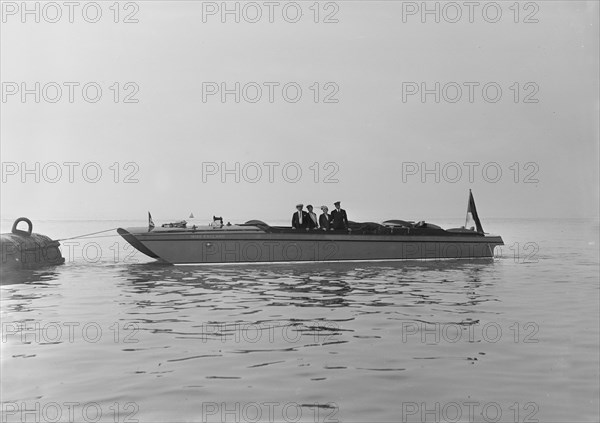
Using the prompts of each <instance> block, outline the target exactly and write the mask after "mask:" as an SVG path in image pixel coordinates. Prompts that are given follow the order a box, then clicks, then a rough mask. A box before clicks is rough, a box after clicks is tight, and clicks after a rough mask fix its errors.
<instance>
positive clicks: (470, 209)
mask: <svg viewBox="0 0 600 423" xmlns="http://www.w3.org/2000/svg"><path fill="white" fill-rule="evenodd" d="M469 217H471V219H472V220H473V221H474V222H475V227H476V228H477V232H480V233H483V227H482V226H481V221H480V220H479V215H478V214H477V207H475V199H474V198H473V193H472V192H471V190H469V205H468V206H467V218H466V219H465V228H468V227H469V225H468V224H469Z"/></svg>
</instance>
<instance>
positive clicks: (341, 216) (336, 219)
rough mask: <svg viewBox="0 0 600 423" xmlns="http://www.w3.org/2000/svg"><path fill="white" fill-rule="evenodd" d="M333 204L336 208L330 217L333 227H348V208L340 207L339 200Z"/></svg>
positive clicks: (337, 228)
mask: <svg viewBox="0 0 600 423" xmlns="http://www.w3.org/2000/svg"><path fill="white" fill-rule="evenodd" d="M333 205H334V206H335V209H334V210H332V211H331V216H330V217H329V222H330V223H331V227H332V228H333V229H336V230H339V229H348V215H347V214H346V210H344V209H342V208H340V202H339V201H336V202H335V203H333Z"/></svg>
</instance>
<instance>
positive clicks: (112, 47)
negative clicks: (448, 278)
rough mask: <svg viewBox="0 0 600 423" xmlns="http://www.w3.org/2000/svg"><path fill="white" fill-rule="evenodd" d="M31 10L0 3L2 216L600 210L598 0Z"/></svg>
mask: <svg viewBox="0 0 600 423" xmlns="http://www.w3.org/2000/svg"><path fill="white" fill-rule="evenodd" d="M36 3H37V2H29V3H28V4H29V5H30V6H29V7H30V8H31V9H32V10H35V9H34V8H35V7H39V10H40V22H39V23H36V22H35V18H36V16H35V14H34V13H35V12H34V13H33V14H25V15H23V13H22V10H20V9H21V7H22V6H21V2H3V11H2V22H1V23H0V25H1V26H2V28H1V38H2V39H1V44H0V46H1V58H0V62H1V65H0V67H1V69H0V70H1V80H2V84H3V85H2V95H3V98H2V102H1V103H0V107H1V113H0V117H1V124H0V126H1V130H0V134H1V156H2V163H3V170H2V171H3V175H2V176H3V183H2V193H1V200H2V201H1V203H2V205H1V213H2V217H3V218H11V219H12V218H14V217H17V216H21V215H25V216H29V217H30V218H32V219H44V218H90V219H96V218H113V219H120V218H123V219H131V218H137V217H141V218H143V217H144V216H145V214H146V212H147V210H150V211H152V214H153V216H154V218H155V221H158V222H161V221H162V220H163V219H170V218H174V217H181V218H185V217H187V215H188V214H189V213H190V212H191V211H193V212H194V213H195V214H196V216H197V217H201V218H202V217H206V218H207V220H210V219H211V218H212V215H213V214H214V215H222V216H223V217H224V218H225V219H226V220H232V221H244V220H249V219H256V218H258V219H262V220H265V221H267V222H268V221H269V220H281V219H287V218H288V217H289V216H291V213H292V212H293V211H294V206H295V204H296V203H298V202H303V203H304V204H308V203H312V204H313V205H315V206H320V205H321V204H326V205H329V207H330V209H331V208H332V207H333V206H332V203H333V202H334V201H336V200H341V201H342V207H343V208H345V209H346V210H348V214H349V217H350V219H351V220H381V219H386V218H402V219H412V220H421V219H428V218H430V217H437V216H449V217H452V216H456V217H462V216H463V215H464V212H465V209H466V204H467V195H468V189H469V188H472V189H473V192H474V194H475V198H476V200H477V205H478V208H479V213H480V215H481V216H482V218H484V219H485V217H564V218H569V217H592V216H597V215H598V197H599V187H598V184H599V182H598V181H599V173H598V160H599V159H598V154H599V148H598V146H599V133H598V116H599V102H598V92H599V84H598V55H599V51H600V48H599V45H598V44H599V31H598V15H599V13H598V12H599V11H598V2H596V1H590V2H577V1H568V2H559V1H538V2H529V3H528V4H529V6H527V8H525V6H524V4H525V2H523V3H521V6H520V7H519V8H518V10H517V9H516V8H514V6H512V9H511V8H510V7H511V5H513V3H514V2H498V3H494V5H500V8H501V9H500V10H501V12H502V15H501V16H499V17H498V18H496V12H497V10H496V9H495V6H494V5H491V6H490V5H488V3H490V2H480V3H479V6H478V7H476V8H475V9H474V11H473V14H472V17H471V18H472V19H471V20H473V22H469V16H468V15H469V9H468V8H467V7H466V6H462V5H463V2H458V3H454V5H458V7H459V9H457V8H454V9H453V8H452V7H449V6H446V7H445V8H443V7H444V5H445V3H438V6H437V7H439V8H440V9H439V10H440V14H439V18H440V22H439V23H436V22H435V18H436V16H435V15H434V14H430V15H424V16H422V15H421V10H415V7H416V8H420V7H421V2H416V3H414V2H393V1H351V2H347V1H346V2H345V1H338V2H329V3H327V2H321V3H320V4H319V7H318V8H317V7H315V6H314V2H312V1H301V2H297V3H293V2H278V3H277V5H276V6H274V9H273V16H272V20H273V21H274V22H272V23H271V22H269V16H268V15H269V8H268V7H267V6H265V5H264V3H263V2H257V3H253V4H251V5H250V6H247V5H246V3H239V4H238V6H237V7H239V10H240V22H239V23H236V22H235V15H233V14H230V15H225V16H222V15H221V13H220V12H221V11H220V10H216V9H217V8H220V7H221V2H217V3H213V2H194V1H181V2H180V1H169V2H158V1H147V2H135V3H128V4H126V3H125V2H123V3H121V4H120V5H121V7H120V10H119V12H120V13H119V15H118V16H116V15H115V9H110V6H111V5H112V4H113V2H112V1H111V2H99V3H98V4H99V5H100V9H101V11H102V15H101V17H100V19H99V21H98V22H96V23H91V22H87V21H86V19H87V20H90V21H93V20H95V13H96V9H95V6H94V5H91V6H90V5H89V4H88V3H90V2H80V3H79V6H78V7H77V8H75V9H74V10H73V11H72V12H73V15H72V18H73V21H74V22H73V23H70V22H69V16H68V15H69V9H68V8H67V7H66V6H63V5H62V4H63V3H62V2H58V3H55V4H58V8H57V7H55V6H54V5H51V6H47V5H46V4H45V3H37V4H38V6H36ZM291 3H293V4H291ZM228 5H229V6H230V7H231V9H234V8H235V7H236V3H235V2H229V3H228ZM428 5H429V7H430V8H431V9H432V10H434V8H435V7H436V3H435V2H429V3H428ZM532 5H533V6H532ZM257 6H258V7H257ZM84 8H85V15H84V12H83V9H84ZM484 8H485V12H484V11H483V9H484ZM284 9H285V12H284ZM298 9H300V10H302V16H301V18H300V19H299V21H298V22H296V23H292V22H288V21H293V20H295V16H296V12H297V10H298ZM317 9H318V11H319V14H318V16H317V15H316V10H317ZM258 10H260V12H261V13H262V17H261V18H260V19H258V18H256V19H255V17H256V16H257V15H256V12H257V11H258ZM57 11H58V12H61V14H62V15H61V18H60V19H59V18H58V15H57ZM457 11H459V12H461V13H462V16H461V17H460V18H457V15H456V13H457ZM517 11H518V12H519V13H518V15H517V13H516V12H517ZM211 13H215V14H211ZM284 14H285V15H284ZM126 18H128V19H129V20H135V19H137V20H138V22H137V23H135V22H132V23H125V22H123V20H125V19H126ZM223 18H224V19H225V20H226V22H225V23H223V22H222V19H223ZM23 19H24V20H25V22H24V23H23V22H22V20H23ZM115 19H116V20H118V21H119V22H118V23H115V22H114V21H115ZM286 19H287V20H286ZM423 19H425V23H423V22H422V20H423ZM515 19H516V20H517V21H518V22H517V23H515ZM52 20H58V22H57V23H51V22H48V21H52ZM252 20H258V22H257V23H252V22H250V21H252ZM315 20H317V21H318V22H317V23H315ZM324 20H337V21H338V22H328V23H326V22H323V21H324ZM453 20H457V22H455V23H453V22H449V21H453ZM494 20H497V22H495V23H494V22H493V21H494ZM525 20H527V21H529V22H524V21H525ZM536 20H537V22H535V21H536ZM236 82H237V83H239V84H240V85H239V87H240V88H239V90H238V93H237V94H239V97H240V98H239V103H237V102H236V101H235V91H236V88H235V87H236V85H235V84H236ZM36 83H39V84H40V85H39V87H40V88H39V90H37V91H38V94H39V96H40V98H39V100H40V101H39V103H36V101H35V100H36V98H35V97H36V88H35V87H36V85H35V84H36ZM115 83H118V84H119V85H118V88H117V86H116V85H114V84H115ZM128 83H129V85H126V84H128ZM222 83H223V84H225V86H224V87H223V86H222ZM436 83H439V87H440V88H439V90H438V94H439V97H440V98H439V102H436V101H435V96H436V94H435V91H436V89H435V87H436ZM77 84H78V85H77ZM85 84H88V85H87V91H86V95H87V97H85V98H84V94H83V93H82V87H83V86H84V85H85ZM286 84H288V85H287V86H286ZM422 84H424V85H422ZM486 84H487V85H486ZM57 86H58V87H59V88H60V89H61V93H62V97H61V98H60V99H58V100H57V99H56V98H57V92H58V91H57ZM283 86H286V87H287V88H286V89H287V91H286V92H285V93H283V90H282V87H283ZM483 86H486V87H487V88H486V91H485V93H484V92H482V91H483V90H482V87H483ZM69 87H71V89H72V90H73V99H72V100H73V102H70V100H69ZM97 87H100V89H101V90H102V97H101V98H100V99H99V100H98V101H97V102H95V103H94V102H92V101H93V100H94V97H95V96H96V91H95V90H96V88H97ZM257 87H259V88H260V89H261V91H262V97H261V98H260V99H258V100H257V98H256V97H257V96H256V94H257ZM269 87H271V89H272V90H273V98H272V100H273V101H272V102H270V99H269ZM298 87H299V88H300V89H301V92H302V95H301V97H300V99H299V100H298V101H297V102H293V100H294V97H295V96H296V92H297V89H298ZM469 87H471V89H472V90H473V92H472V94H473V98H472V102H471V101H470V99H469V89H470V88H469ZM23 88H25V89H28V90H30V91H31V93H30V94H26V95H25V96H24V98H23V97H22V96H21V94H22V90H23ZM222 88H226V89H229V90H230V94H227V95H226V96H225V99H224V100H225V101H223V99H222V98H221V95H220V94H221V93H220V92H218V93H216V94H214V95H211V93H212V92H214V90H215V89H218V90H219V91H220V90H221V89H222ZM422 88H425V89H428V90H430V94H427V95H426V96H425V98H424V99H423V98H422V97H421V93H420V90H421V89H422ZM457 88H458V89H460V90H461V92H462V97H461V98H460V99H458V98H457V94H458V91H457ZM498 88H500V89H501V90H502V93H501V97H498V98H497V101H495V102H494V100H495V98H496V97H497V95H496V93H497V89H498ZM15 90H17V91H15ZM210 90H213V91H210ZM415 90H419V92H416V93H415ZM317 92H318V98H317V99H315V95H316V94H317ZM116 93H118V94H119V96H118V98H117V99H115V94H116ZM517 94H518V97H516V96H517ZM128 95H129V97H128V98H127V100H128V101H132V100H137V102H125V99H126V96H128ZM286 95H287V97H286ZM86 98H87V100H86ZM326 99H327V101H326ZM115 100H117V102H115ZM255 100H257V101H256V102H253V101H255ZM315 100H316V101H315ZM336 100H337V102H332V101H336ZM52 101H56V102H52ZM453 101H454V102H453ZM23 162H24V163H25V165H26V166H27V168H28V169H30V170H32V172H31V173H29V174H27V173H23V170H24V169H23V166H22V163H23ZM36 163H39V171H37V170H36ZM53 163H56V164H53ZM65 163H67V164H65ZM68 163H73V164H70V165H69V164H68ZM115 163H116V165H114V164H115ZM222 163H225V165H226V166H227V168H228V169H230V170H232V172H231V173H229V174H227V173H226V174H222V173H221V170H222V166H221V164H222ZM236 163H239V172H238V175H237V176H239V178H240V181H239V182H238V183H236V181H235V177H236V175H235V173H236V171H235V166H236ZM253 163H254V164H253ZM265 163H267V164H265ZM315 163H316V164H315ZM465 163H467V164H465ZM469 163H470V164H469ZM436 166H438V168H437V169H438V170H436ZM84 167H85V168H86V172H87V173H86V174H85V175H84V174H83V172H82V170H83V168H84ZM98 168H100V169H101V170H102V175H100V176H99V177H98V178H96V170H97V169H98ZM425 168H426V169H429V170H430V171H431V172H430V173H427V172H423V170H425ZM116 169H119V172H118V174H117V172H116ZM257 169H260V171H261V172H262V177H260V178H259V175H258V174H257V172H256V171H257ZM284 169H285V172H284ZM298 169H300V170H301V171H302V174H301V175H297V173H296V172H297V171H298ZM317 169H319V171H318V173H317ZM470 169H471V170H472V171H473V173H472V175H469V171H470ZM484 169H485V172H484ZM498 169H500V170H501V171H502V174H501V175H498V174H497V171H498ZM57 170H60V171H61V172H62V176H61V175H58V173H57ZM69 170H72V171H73V174H72V177H73V182H69ZM270 170H272V171H273V173H272V175H269V171H270ZM457 171H460V172H462V174H458V173H457ZM215 172H216V174H214V173H215ZM36 177H39V178H40V181H39V183H36V182H35V178H36ZM222 177H225V181H224V182H223V181H222ZM271 177H272V181H270V178H271ZM436 177H439V182H436V181H435V179H436ZM23 178H25V180H24V181H23V180H22V179H23ZM315 178H316V182H315ZM86 179H87V180H86ZM94 179H99V180H98V182H96V183H92V182H91V181H92V180H94ZM115 179H116V182H115ZM125 179H129V180H131V181H136V180H137V182H134V183H125V182H124V180H125ZM470 179H472V180H470ZM53 180H54V181H56V182H54V183H52V181H53ZM252 180H255V181H256V182H254V183H253V182H252ZM294 180H297V182H293V181H294ZM325 180H328V181H329V182H330V183H326V182H325ZM335 180H337V182H335Z"/></svg>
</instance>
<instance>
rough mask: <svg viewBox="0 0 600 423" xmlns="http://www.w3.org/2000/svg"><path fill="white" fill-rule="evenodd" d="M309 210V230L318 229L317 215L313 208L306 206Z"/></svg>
mask: <svg viewBox="0 0 600 423" xmlns="http://www.w3.org/2000/svg"><path fill="white" fill-rule="evenodd" d="M306 208H307V209H308V217H309V218H310V219H308V229H317V228H318V227H319V220H318V219H317V215H316V214H315V213H314V212H313V206H311V205H310V204H309V205H308V206H306Z"/></svg>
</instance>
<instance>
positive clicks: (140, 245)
mask: <svg viewBox="0 0 600 423" xmlns="http://www.w3.org/2000/svg"><path fill="white" fill-rule="evenodd" d="M469 218H471V219H472V220H473V222H474V223H475V226H474V227H472V228H467V222H468V220H469ZM467 222H466V223H465V226H464V227H461V228H454V229H447V230H446V229H442V228H441V227H439V226H437V225H434V224H432V223H427V222H424V221H421V222H414V221H406V220H387V221H384V222H382V223H374V222H362V223H359V222H348V225H347V227H346V228H344V229H341V230H329V231H324V230H321V229H313V230H304V229H294V228H292V227H286V226H271V225H268V224H267V223H265V222H263V221H260V220H250V221H247V222H245V223H241V224H233V225H232V224H230V223H228V224H226V225H224V224H223V219H222V218H221V217H216V216H213V222H212V223H211V224H209V225H206V226H196V225H192V226H189V225H188V224H187V222H186V221H179V222H175V223H170V224H164V225H162V226H160V227H157V226H155V225H154V223H153V221H152V218H151V216H150V214H149V225H148V227H133V228H119V229H117V232H118V233H119V234H120V235H121V236H122V237H123V238H124V239H125V240H126V241H127V242H128V243H129V244H131V245H132V246H133V247H135V248H136V249H137V250H138V251H140V252H141V253H143V254H145V255H147V256H149V257H152V258H154V259H157V260H158V261H160V262H164V263H170V264H177V265H180V264H206V263H212V264H216V263H274V262H320V261H347V260H354V261H379V260H383V261H387V260H419V259H433V260H436V259H438V260H439V259H474V258H485V257H488V258H489V257H493V256H494V248H495V247H496V246H500V245H504V242H503V240H502V237H500V236H498V235H491V234H488V233H484V231H483V227H482V226H481V221H480V220H479V216H478V215H477V211H476V208H475V201H474V199H473V195H472V193H471V192H469V203H468V207H467Z"/></svg>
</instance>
